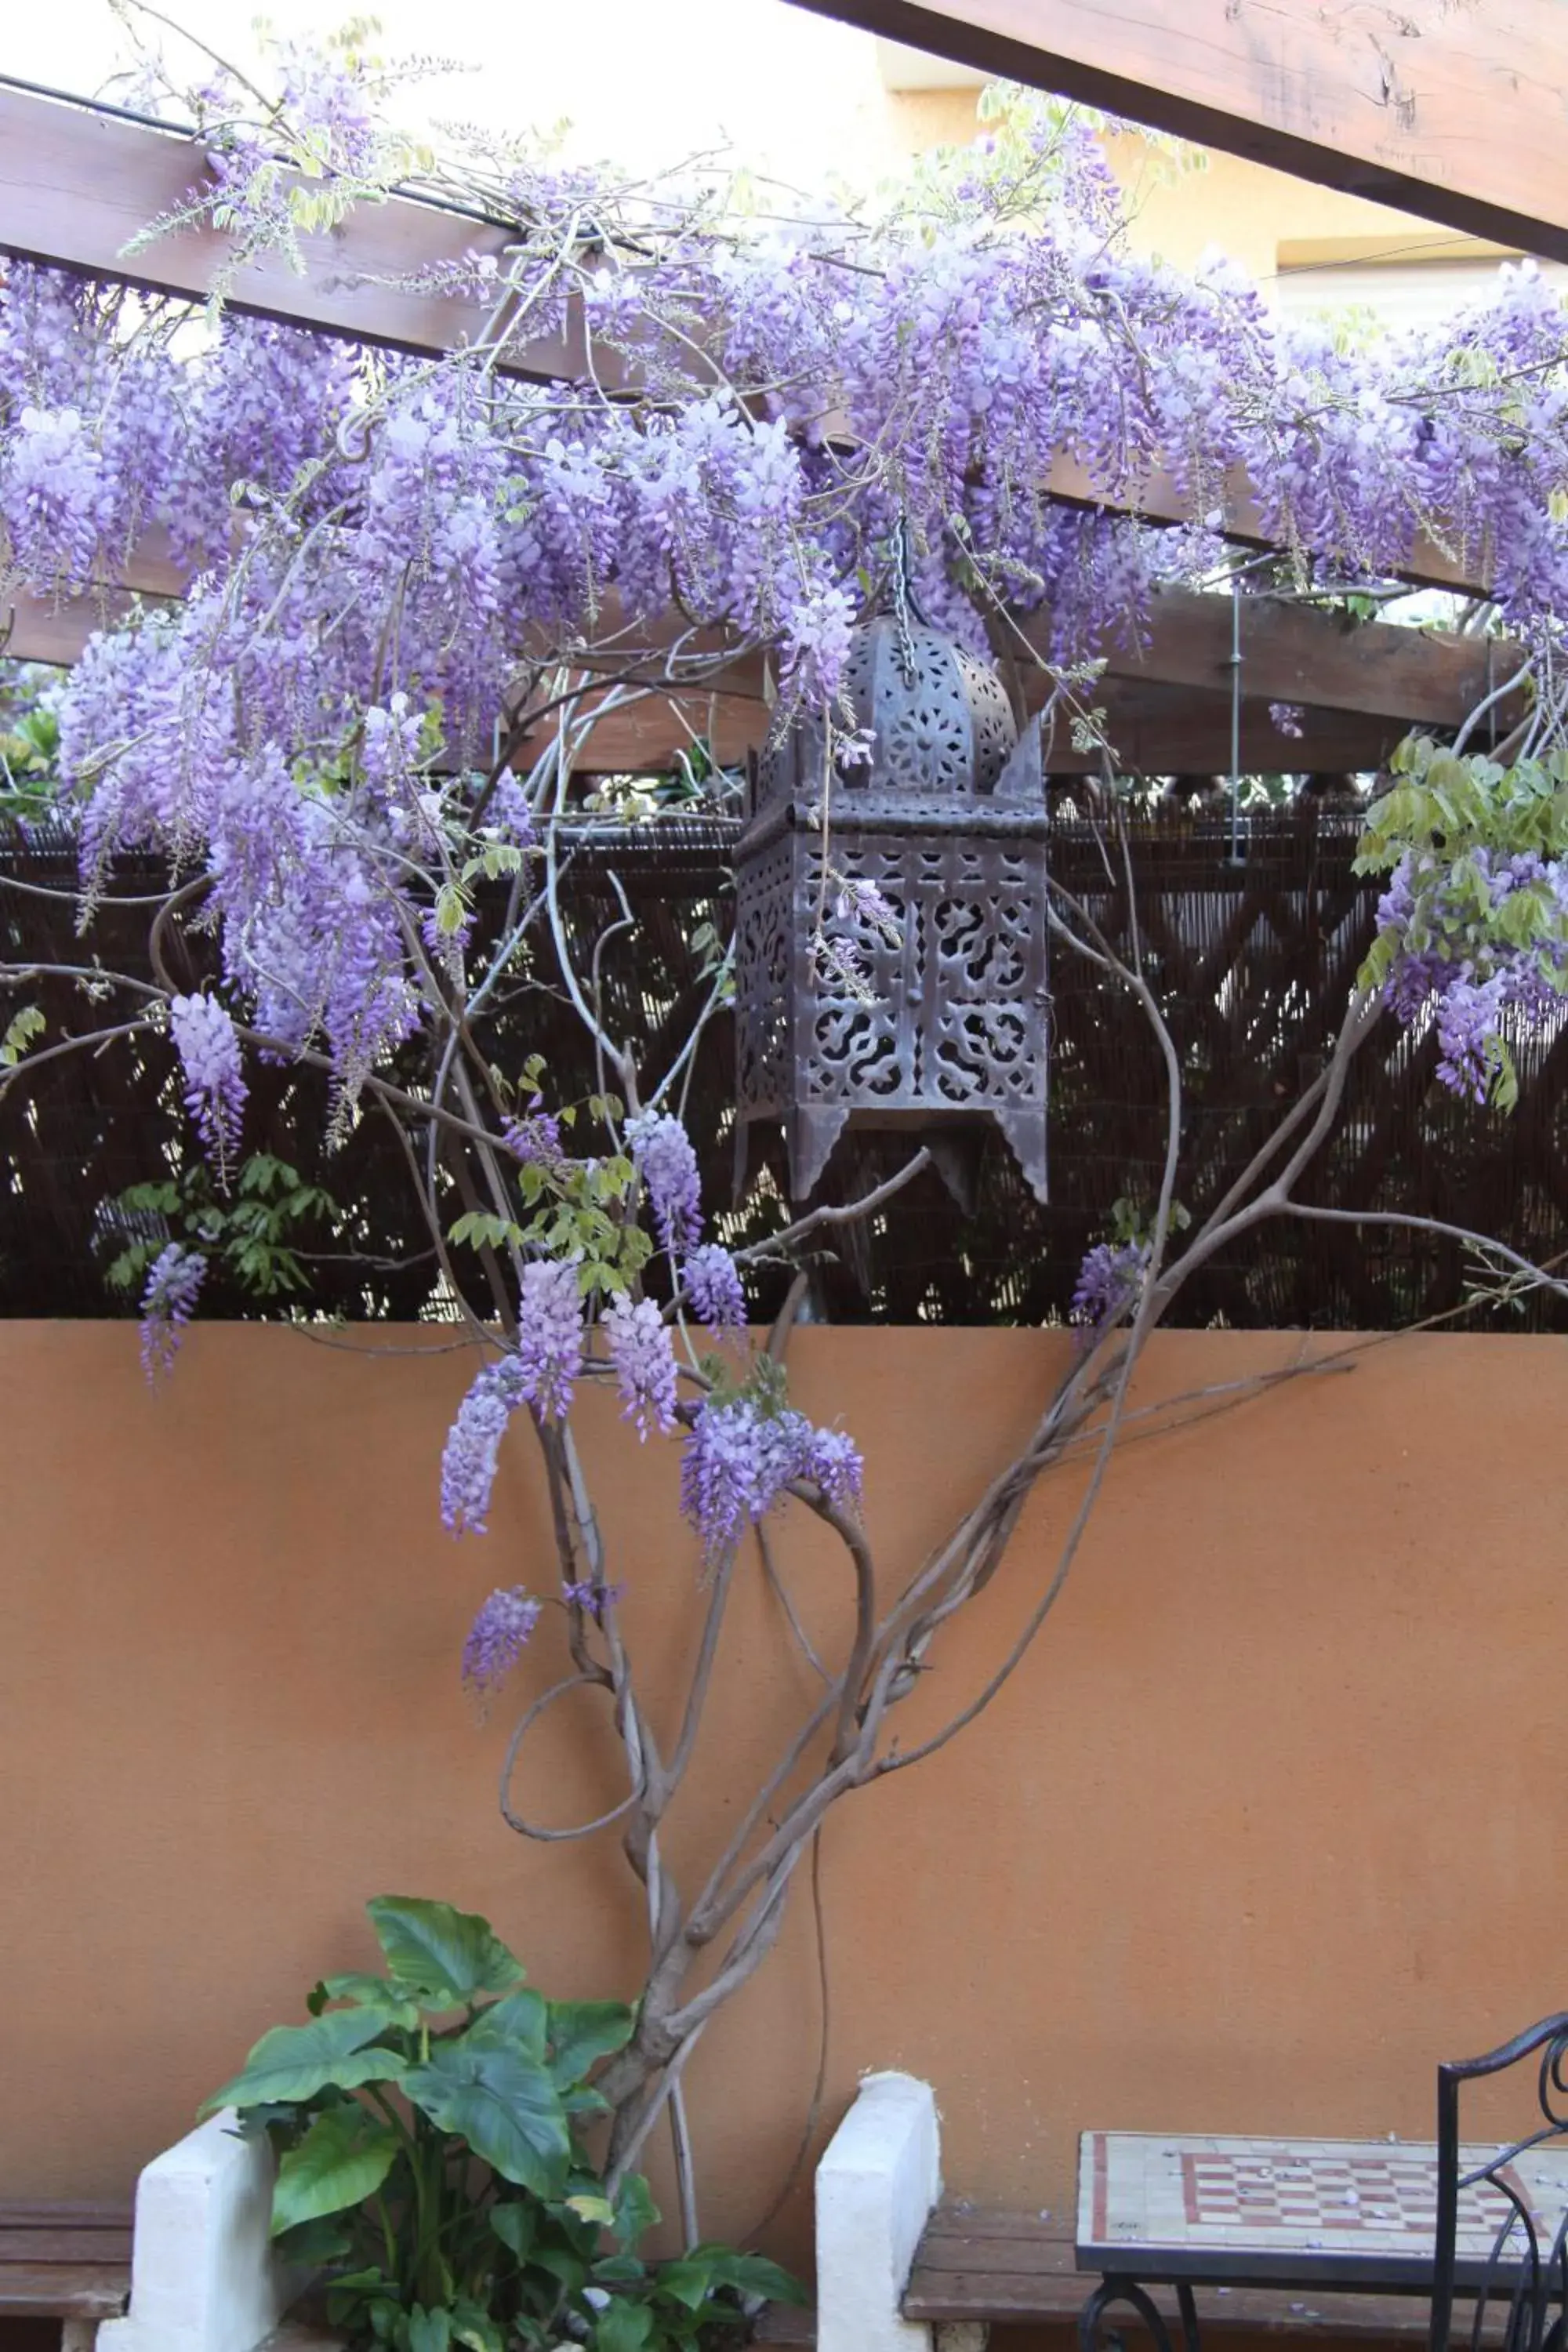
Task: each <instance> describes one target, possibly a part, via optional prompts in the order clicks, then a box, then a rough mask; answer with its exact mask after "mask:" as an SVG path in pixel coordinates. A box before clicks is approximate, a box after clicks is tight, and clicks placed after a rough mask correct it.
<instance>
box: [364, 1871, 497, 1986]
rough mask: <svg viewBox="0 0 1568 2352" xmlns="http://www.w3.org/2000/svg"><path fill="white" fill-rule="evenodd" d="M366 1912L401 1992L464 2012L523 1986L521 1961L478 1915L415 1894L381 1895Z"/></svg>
mask: <svg viewBox="0 0 1568 2352" xmlns="http://www.w3.org/2000/svg"><path fill="white" fill-rule="evenodd" d="M365 1908H366V1910H367V1911H368V1912H369V1914H370V1923H371V1926H372V1927H374V1929H375V1932H376V1936H377V1937H378V1938H379V1940H380V1944H381V1948H382V1950H383V1951H384V1953H385V1955H386V1966H387V1973H388V1974H389V1975H390V1977H391V1979H392V1981H393V1985H394V1987H395V1990H397V1991H398V1992H399V1993H405V1994H406V1993H413V1994H416V1995H418V1996H420V1997H421V1998H422V1999H424V2000H426V2001H427V2002H429V2003H430V2004H431V2006H432V2007H434V2008H437V2009H460V2008H461V2007H462V2004H463V2003H464V2002H465V2001H468V2000H475V1999H477V1998H478V1996H479V1994H480V1993H487V1992H510V1990H511V1988H512V1987H513V1985H518V1984H521V1982H522V1979H523V1975H524V1973H525V1971H524V1969H523V1966H522V1963H521V1960H520V1959H518V1958H517V1957H516V1955H515V1954H514V1953H511V1952H509V1951H508V1950H507V1948H506V1946H505V1945H504V1944H503V1943H502V1942H501V1939H500V1937H499V1936H498V1935H496V1934H495V1933H494V1932H493V1931H492V1929H491V1927H490V1924H489V1920H488V1919H481V1918H480V1917H479V1914H478V1912H475V1911H457V1910H454V1909H453V1907H452V1906H451V1904H449V1903H428V1902H425V1901H422V1900H421V1899H420V1898H419V1897H418V1896H417V1895H376V1896H375V1897H374V1901H372V1902H370V1903H367V1904H366V1906H365Z"/></svg>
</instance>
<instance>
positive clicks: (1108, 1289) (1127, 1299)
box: [1068, 1241, 1149, 1344]
mask: <svg viewBox="0 0 1568 2352" xmlns="http://www.w3.org/2000/svg"><path fill="white" fill-rule="evenodd" d="M1148 1266H1149V1245H1148V1244H1147V1242H1131V1241H1130V1242H1096V1243H1095V1244H1094V1247H1093V1248H1092V1249H1090V1250H1089V1251H1086V1253H1085V1255H1084V1260H1083V1264H1082V1265H1080V1266H1079V1271H1078V1281H1077V1283H1076V1284H1075V1286H1074V1288H1073V1294H1072V1307H1071V1309H1070V1312H1069V1314H1068V1321H1069V1322H1071V1323H1075V1324H1077V1326H1078V1327H1079V1331H1080V1333H1081V1334H1082V1339H1083V1343H1084V1344H1087V1343H1088V1342H1089V1340H1091V1339H1093V1338H1094V1337H1095V1336H1096V1334H1097V1333H1099V1332H1100V1331H1103V1330H1104V1329H1105V1328H1106V1326H1107V1325H1108V1324H1109V1323H1112V1322H1114V1321H1115V1319H1116V1318H1117V1317H1118V1316H1120V1315H1122V1314H1124V1313H1125V1312H1126V1310H1127V1309H1128V1307H1131V1306H1132V1305H1133V1304H1134V1302H1135V1301H1136V1299H1137V1297H1138V1294H1139V1292H1140V1291H1141V1290H1142V1287H1143V1276H1144V1275H1145V1274H1146V1273H1147V1271H1148Z"/></svg>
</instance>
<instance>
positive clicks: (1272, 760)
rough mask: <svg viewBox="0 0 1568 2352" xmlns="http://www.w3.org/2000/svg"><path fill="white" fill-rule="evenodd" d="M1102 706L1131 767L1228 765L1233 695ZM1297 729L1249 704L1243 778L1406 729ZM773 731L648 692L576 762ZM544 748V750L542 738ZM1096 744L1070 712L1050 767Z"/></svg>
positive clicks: (1060, 770) (722, 752)
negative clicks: (1078, 730) (1074, 727)
mask: <svg viewBox="0 0 1568 2352" xmlns="http://www.w3.org/2000/svg"><path fill="white" fill-rule="evenodd" d="M1095 703H1096V706H1097V707H1098V708H1099V709H1102V710H1103V711H1104V712H1105V714H1106V721H1107V727H1106V731H1107V733H1108V735H1109V737H1110V741H1111V743H1112V745H1113V746H1114V748H1115V751H1116V753H1117V757H1118V759H1119V760H1120V761H1121V765H1122V767H1123V768H1124V769H1126V770H1127V772H1129V773H1130V774H1133V775H1151V776H1174V775H1214V776H1222V775H1225V774H1226V773H1228V772H1229V768H1230V761H1231V720H1230V702H1229V698H1228V697H1227V696H1226V695H1224V694H1215V693H1201V692H1195V691H1194V690H1192V689H1190V688H1183V687H1172V686H1162V685H1155V684H1143V685H1139V684H1134V683H1131V682H1129V681H1127V680H1125V679H1121V678H1115V679H1108V680H1105V681H1102V684H1101V686H1100V689H1099V690H1098V692H1097V693H1096V695H1095ZM1300 723H1301V732H1300V735H1299V736H1293V735H1287V734H1285V733H1283V732H1282V731H1281V730H1280V729H1279V728H1278V727H1276V726H1275V724H1274V722H1273V720H1272V719H1270V718H1269V715H1268V709H1267V707H1266V706H1265V705H1263V704H1260V703H1252V704H1249V705H1248V706H1247V708H1246V709H1244V711H1243V713H1242V721H1241V741H1240V767H1241V772H1242V773H1243V774H1246V775H1257V774H1272V773H1276V772H1286V773H1289V774H1300V773H1308V772H1327V773H1336V774H1337V773H1352V774H1353V773H1356V772H1366V771H1372V770H1374V769H1377V768H1380V767H1382V766H1383V765H1384V763H1385V761H1387V759H1388V756H1389V754H1390V752H1391V751H1393V750H1394V745H1395V744H1396V743H1397V742H1398V740H1399V739H1400V737H1401V736H1402V735H1403V734H1404V733H1405V731H1406V730H1405V725H1404V723H1403V722H1402V721H1401V720H1399V719H1392V718H1375V717H1368V716H1363V715H1361V714H1358V713H1355V712H1352V711H1332V710H1329V711H1325V710H1307V711H1304V712H1303V713H1302V718H1301V722H1300ZM767 730H768V714H767V710H766V708H765V706H764V705H763V704H762V703H760V702H752V701H748V700H746V699H744V698H742V697H738V696H734V695H715V696H711V697H710V696H703V695H681V696H677V697H672V698H667V697H662V696H650V697H648V698H647V699H646V700H644V701H640V702H635V703H629V704H623V705H621V706H620V707H619V708H617V709H613V710H610V711H608V712H606V714H605V717H604V718H603V719H600V721H599V722H598V724H597V726H596V727H595V729H594V731H593V733H592V735H591V736H590V737H589V738H588V740H587V742H586V744H585V745H584V749H583V751H582V753H581V755H580V758H579V761H578V765H579V767H580V769H581V770H582V771H583V772H584V773H586V774H590V775H614V774H627V775H639V774H640V775H648V774H655V773H658V772H661V771H663V770H666V769H668V768H670V767H672V766H673V765H674V764H675V758H676V754H677V752H678V751H679V750H681V749H683V748H687V747H689V745H690V743H691V742H692V740H693V739H694V737H696V736H699V735H700V736H702V737H704V738H705V739H706V740H707V741H708V742H709V744H710V747H711V749H712V751H713V754H714V756H715V757H716V758H717V759H718V760H719V761H720V762H721V765H723V766H725V767H735V766H738V765H739V764H740V763H741V762H742V761H743V760H744V758H745V756H746V753H747V751H749V750H751V749H753V748H755V747H759V746H760V745H761V744H762V742H763V739H764V737H765V736H766V734H767ZM537 748H539V749H542V748H543V736H542V735H541V738H540V742H539V745H538V747H537ZM1100 764H1101V763H1100V754H1099V752H1098V751H1081V750H1079V749H1078V748H1077V747H1075V745H1074V743H1073V741H1072V733H1071V729H1070V727H1069V725H1068V721H1067V720H1066V719H1063V720H1061V721H1060V722H1059V723H1058V725H1057V726H1056V727H1055V728H1054V729H1053V730H1052V732H1051V735H1050V739H1049V740H1048V741H1047V744H1046V746H1045V765H1046V770H1047V773H1048V774H1051V775H1058V776H1076V775H1098V774H1099V773H1100Z"/></svg>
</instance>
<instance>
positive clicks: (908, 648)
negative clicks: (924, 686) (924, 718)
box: [893, 514, 918, 689]
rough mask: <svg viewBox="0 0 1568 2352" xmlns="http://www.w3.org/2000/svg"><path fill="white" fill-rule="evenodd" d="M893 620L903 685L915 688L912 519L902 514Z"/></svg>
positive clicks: (895, 540)
mask: <svg viewBox="0 0 1568 2352" xmlns="http://www.w3.org/2000/svg"><path fill="white" fill-rule="evenodd" d="M893 620H894V623H895V624H896V625H897V628H898V632H899V667H900V669H901V670H902V672H903V674H904V684H905V685H906V686H907V687H909V688H911V689H912V688H913V687H914V684H915V680H916V677H917V675H918V673H917V671H916V668H915V640H914V634H913V632H912V631H911V629H910V519H909V517H908V515H904V514H900V517H899V522H898V528H897V530H895V531H894V533H893Z"/></svg>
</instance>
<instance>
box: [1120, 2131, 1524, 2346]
mask: <svg viewBox="0 0 1568 2352" xmlns="http://www.w3.org/2000/svg"><path fill="white" fill-rule="evenodd" d="M1497 2153H1498V2150H1497V2147H1495V2146H1493V2147H1479V2146H1477V2147H1463V2148H1461V2149H1460V2151H1459V2157H1460V2165H1461V2168H1462V2171H1464V2172H1468V2171H1471V2170H1473V2169H1475V2168H1478V2167H1479V2166H1481V2165H1483V2164H1485V2163H1487V2162H1488V2161H1489V2159H1490V2158H1495V2157H1496V2155H1497ZM1503 2177H1504V2178H1505V2179H1507V2181H1508V2183H1509V2185H1510V2188H1511V2189H1513V2190H1514V2192H1515V2193H1516V2194H1517V2195H1518V2196H1519V2197H1520V2198H1521V2200H1522V2201H1523V2203H1524V2204H1525V2205H1526V2207H1527V2208H1528V2209H1529V2210H1530V2211H1531V2216H1532V2219H1533V2220H1534V2221H1535V2225H1536V2228H1537V2231H1538V2233H1539V2236H1540V2238H1541V2241H1542V2243H1543V2245H1545V2246H1551V2245H1552V2244H1553V2243H1554V2242H1555V2240H1556V2236H1557V2232H1558V2230H1559V2228H1560V2226H1561V2225H1562V2222H1563V2215H1564V2212H1565V2211H1568V2149H1564V2148H1563V2147H1562V2146H1561V2144H1559V2145H1558V2146H1556V2147H1540V2148H1531V2149H1526V2150H1525V2151H1524V2152H1523V2153H1522V2154H1521V2155H1520V2156H1518V2157H1516V2158H1514V2160H1513V2162H1512V2164H1511V2165H1510V2166H1509V2167H1508V2168H1507V2169H1506V2171H1505V2173H1504V2175H1503ZM1436 2200H1437V2151H1436V2147H1435V2146H1431V2145H1423V2144H1422V2143H1419V2142H1414V2143H1413V2142H1408V2141H1399V2140H1358V2139H1240V2138H1226V2139H1219V2138H1213V2137H1181V2138H1165V2137H1159V2136H1158V2135H1156V2134H1153V2133H1150V2132H1085V2133H1084V2135H1083V2137H1082V2139H1081V2140H1080V2142H1079V2200H1078V2230H1077V2237H1076V2255H1077V2261H1078V2267H1079V2270H1081V2271H1098V2272H1099V2273H1100V2284H1099V2286H1097V2287H1096V2288H1095V2290H1094V2292H1093V2293H1092V2294H1090V2296H1089V2300H1088V2302H1087V2303H1086V2304H1085V2305H1084V2307H1083V2311H1082V2314H1081V2315H1080V2317H1079V2338H1080V2342H1081V2344H1082V2346H1083V2347H1085V2352H1089V2347H1092V2346H1093V2344H1094V2342H1095V2340H1096V2330H1097V2328H1098V2326H1099V2323H1100V2316H1101V2315H1102V2313H1103V2312H1104V2311H1105V2310H1106V2309H1107V2307H1108V2306H1109V2305H1112V2304H1118V2303H1124V2304H1128V2305H1131V2307H1132V2308H1133V2309H1135V2310H1137V2311H1138V2312H1139V2313H1140V2315H1141V2316H1142V2318H1143V2319H1144V2321H1145V2322H1146V2324H1147V2325H1148V2326H1149V2327H1150V2328H1151V2329H1152V2332H1153V2334H1154V2336H1155V2338H1156V2341H1157V2342H1158V2343H1160V2344H1161V2345H1162V2346H1165V2345H1168V2343H1169V2340H1170V2339H1169V2336H1168V2333H1167V2330H1166V2328H1165V2326H1164V2323H1163V2319H1162V2318H1161V2316H1160V2314H1159V2312H1158V2310H1157V2309H1156V2307H1155V2305H1153V2303H1152V2300H1151V2299H1150V2297H1149V2296H1148V2294H1146V2292H1145V2290H1146V2289H1147V2288H1148V2287H1150V2286H1158V2285H1167V2286H1173V2287H1174V2288H1175V2290H1176V2300H1177V2307H1178V2309H1179V2310H1180V2313H1181V2317H1182V2329H1183V2334H1184V2336H1185V2338H1186V2343H1187V2346H1188V2347H1189V2352H1196V2347H1197V2344H1198V2325H1197V2313H1196V2307H1195V2305H1194V2301H1193V2289H1194V2286H1217V2287H1223V2286H1227V2285H1234V2286H1237V2287H1240V2286H1248V2287H1281V2288H1289V2287H1301V2288H1306V2289H1311V2288H1318V2289H1321V2290H1327V2289H1332V2290H1334V2291H1336V2292H1338V2293H1340V2294H1426V2293H1429V2292H1430V2289H1431V2284H1432V2263H1433V2241H1434V2236H1435V2233H1436V2218H1437V2216H1436ZM1510 2210H1511V2209H1510V2206H1509V2203H1508V2200H1507V2199H1506V2198H1505V2197H1504V2196H1503V2194H1502V2193H1501V2191H1500V2189H1495V2188H1494V2187H1493V2186H1492V2185H1491V2183H1490V2182H1489V2181H1483V2182H1481V2183H1480V2184H1479V2186H1478V2187H1477V2188H1475V2189H1466V2190H1464V2191H1463V2192H1462V2193H1461V2196H1460V2200H1459V2227H1458V2285H1459V2288H1460V2291H1461V2292H1463V2290H1464V2289H1465V2287H1466V2286H1467V2285H1468V2287H1469V2288H1470V2290H1471V2292H1472V2294H1473V2293H1474V2291H1475V2289H1476V2288H1477V2287H1478V2286H1479V2284H1480V2283H1481V2278H1482V2274H1483V2273H1484V2272H1485V2270H1486V2268H1487V2265H1488V2263H1489V2261H1490V2259H1491V2257H1492V2254H1493V2250H1494V2248H1495V2247H1496V2245H1497V2242H1498V2238H1499V2233H1500V2231H1501V2230H1502V2228H1503V2226H1504V2224H1505V2223H1506V2222H1507V2221H1508V2220H1509V2217H1510ZM1496 2280H1497V2273H1496V2272H1495V2271H1494V2273H1493V2283H1494V2284H1496Z"/></svg>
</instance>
